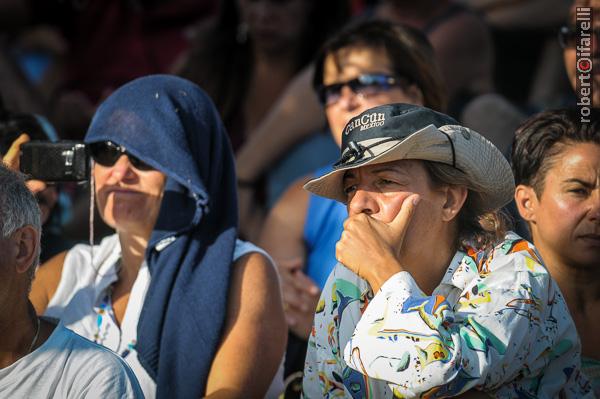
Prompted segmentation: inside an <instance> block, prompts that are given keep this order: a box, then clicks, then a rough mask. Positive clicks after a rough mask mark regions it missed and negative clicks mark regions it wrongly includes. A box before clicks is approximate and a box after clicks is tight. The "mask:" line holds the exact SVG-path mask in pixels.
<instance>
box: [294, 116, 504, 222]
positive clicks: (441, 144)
mask: <svg viewBox="0 0 600 399" xmlns="http://www.w3.org/2000/svg"><path fill="white" fill-rule="evenodd" d="M341 155H342V156H341V158H340V159H339V160H338V161H337V162H336V163H335V164H334V166H333V171H332V172H330V173H327V174H325V175H323V176H321V177H318V178H316V179H313V180H311V181H309V182H308V183H306V184H305V185H304V188H305V189H307V190H308V191H310V192H312V193H314V194H317V195H320V196H322V197H326V198H331V199H334V200H337V201H340V202H344V203H345V202H346V194H345V193H344V190H343V182H342V180H343V177H344V172H345V171H346V170H349V169H354V168H358V167H361V166H365V165H374V164H379V163H384V162H390V161H397V160H401V159H421V160H427V161H435V162H441V163H444V164H447V165H451V166H453V167H455V168H457V169H459V170H460V171H462V172H463V173H464V174H465V175H466V176H467V177H468V178H469V179H471V181H472V182H473V183H475V186H476V187H481V190H478V192H479V194H480V195H481V199H482V202H483V204H485V205H486V207H487V208H488V209H489V210H492V209H497V208H500V207H502V206H504V205H506V204H507V203H508V202H510V201H511V199H512V197H513V194H514V189H515V181H514V177H513V174H512V171H511V168H510V165H509V163H508V162H507V161H506V159H505V158H504V156H503V155H502V153H501V152H500V151H499V150H498V148H496V147H495V146H494V145H493V144H492V143H491V142H490V141H488V140H487V139H486V138H484V137H483V136H481V135H480V134H479V133H477V132H475V131H473V130H471V129H469V128H466V127H463V126H460V125H458V123H457V122H456V121H455V120H454V119H452V118H451V117H449V116H447V115H444V114H441V113H439V112H435V111H432V110H430V109H428V108H425V107H420V106H416V105H408V104H389V105H382V106H379V107H375V108H371V109H369V110H367V111H365V112H363V113H362V114H360V115H358V116H356V117H354V118H352V119H351V120H350V122H348V124H347V125H346V127H345V128H344V131H343V133H342V153H341Z"/></svg>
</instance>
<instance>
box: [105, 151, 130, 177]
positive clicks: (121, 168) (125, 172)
mask: <svg viewBox="0 0 600 399" xmlns="http://www.w3.org/2000/svg"><path fill="white" fill-rule="evenodd" d="M133 175H135V172H134V171H133V166H132V165H131V161H129V157H127V155H125V154H123V155H121V156H120V157H119V159H117V162H115V164H114V165H113V166H112V167H111V170H110V178H111V180H113V183H117V182H119V181H121V180H124V179H127V178H128V177H131V176H133Z"/></svg>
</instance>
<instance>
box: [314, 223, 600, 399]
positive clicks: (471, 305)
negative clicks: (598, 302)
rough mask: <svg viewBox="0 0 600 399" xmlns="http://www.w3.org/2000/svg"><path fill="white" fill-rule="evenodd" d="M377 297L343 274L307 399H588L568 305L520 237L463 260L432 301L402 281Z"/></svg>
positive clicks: (332, 293) (328, 309)
mask: <svg viewBox="0 0 600 399" xmlns="http://www.w3.org/2000/svg"><path fill="white" fill-rule="evenodd" d="M423 250H424V251H425V250H431V248H423ZM423 267H427V265H423ZM373 294H374V293H373V292H372V290H371V288H370V286H369V285H368V283H367V282H366V281H365V280H363V279H361V278H359V277H358V276H357V275H356V274H354V273H352V272H351V271H350V270H349V269H347V268H345V267H344V266H342V265H341V264H338V265H336V267H335V268H334V270H333V271H332V273H331V275H330V276H329V279H328V281H327V284H326V285H325V288H324V289H323V291H322V295H321V300H320V301H319V306H318V308H317V312H316V315H315V320H314V328H313V332H312V334H311V336H310V339H309V344H308V352H307V355H306V365H305V369H304V382H303V389H304V397H306V398H323V397H328V398H331V397H341V396H352V397H366V398H392V397H407V398H409V397H429V396H430V395H431V397H451V396H457V395H459V394H461V393H464V392H466V391H468V390H470V389H473V388H475V389H478V390H481V391H484V392H486V393H487V394H488V395H491V396H492V397H497V398H521V397H523V398H524V397H528V398H529V397H531V398H534V397H535V398H558V397H560V398H584V397H585V398H591V397H593V393H592V392H591V386H590V384H589V382H588V381H587V379H586V378H585V377H584V376H583V374H582V373H581V369H580V363H581V359H580V350H581V345H580V343H579V337H578V335H577V331H576V329H575V324H574V323H573V320H572V319H571V315H570V313H569V310H568V308H567V305H566V303H565V300H564V298H563V296H562V294H561V293H560V290H559V288H558V286H557V285H556V283H555V282H554V280H552V278H551V277H550V274H549V273H548V271H547V270H546V268H545V267H544V266H543V264H542V261H541V259H540V257H539V256H538V254H537V251H536V250H535V248H534V247H533V245H531V244H530V243H528V242H527V241H525V240H523V239H522V238H520V237H518V236H517V235H515V234H514V233H509V234H508V235H507V236H506V238H505V240H504V241H503V242H502V243H500V244H499V245H497V246H496V247H495V248H494V250H493V251H491V252H489V253H488V252H483V251H476V250H475V249H473V248H470V249H469V250H468V251H467V252H466V253H465V252H461V251H458V252H457V253H456V255H455V256H454V258H453V259H452V261H451V262H450V265H449V266H448V269H447V271H446V274H445V275H444V277H443V279H442V281H441V283H440V285H439V286H438V287H437V288H436V289H435V290H434V291H433V294H432V295H431V296H428V295H426V294H425V293H423V292H422V291H421V289H420V288H419V287H418V285H417V284H416V282H415V281H414V279H413V278H412V276H411V275H410V274H409V273H407V272H400V273H397V274H396V275H394V276H392V277H391V278H390V279H389V280H387V281H386V282H385V283H384V284H383V285H382V286H381V288H380V290H379V291H378V292H377V293H376V295H373Z"/></svg>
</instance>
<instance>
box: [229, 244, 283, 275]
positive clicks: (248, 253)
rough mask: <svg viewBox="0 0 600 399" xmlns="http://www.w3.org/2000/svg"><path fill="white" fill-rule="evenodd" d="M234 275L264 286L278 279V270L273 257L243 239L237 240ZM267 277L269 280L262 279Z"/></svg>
mask: <svg viewBox="0 0 600 399" xmlns="http://www.w3.org/2000/svg"><path fill="white" fill-rule="evenodd" d="M232 276H233V278H234V279H236V280H240V279H241V280H243V281H244V283H246V284H256V285H257V286H263V285H264V284H265V283H268V282H269V281H271V280H273V279H274V281H276V282H277V281H278V276H277V271H276V270H275V265H274V264H273V261H272V259H271V257H270V256H269V255H268V254H267V253H266V252H265V251H264V250H263V249H261V248H259V247H257V246H256V245H254V244H252V243H250V242H247V241H242V240H237V241H236V248H235V253H234V259H233V270H232ZM261 279H267V281H261Z"/></svg>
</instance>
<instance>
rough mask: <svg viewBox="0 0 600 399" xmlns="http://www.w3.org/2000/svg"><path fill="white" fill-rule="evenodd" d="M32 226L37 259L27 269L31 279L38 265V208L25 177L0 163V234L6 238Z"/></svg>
mask: <svg viewBox="0 0 600 399" xmlns="http://www.w3.org/2000/svg"><path fill="white" fill-rule="evenodd" d="M27 225H30V226H33V227H34V228H35V229H36V230H37V231H38V232H39V233H40V234H38V243H37V251H38V253H37V257H36V259H35V261H34V263H33V264H32V265H31V267H30V268H29V275H30V277H31V279H33V275H34V274H35V269H36V267H37V265H38V264H39V257H40V242H39V238H40V237H41V230H42V222H41V216H40V208H39V206H38V203H37V201H36V200H35V197H34V196H33V194H32V193H31V191H29V189H28V188H27V186H26V185H25V175H23V174H22V173H20V172H15V171H12V170H10V169H9V168H8V167H6V165H4V164H3V163H2V162H0V234H1V237H2V238H8V236H10V235H11V234H12V233H14V232H15V231H16V230H17V229H19V228H21V227H24V226H27Z"/></svg>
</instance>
